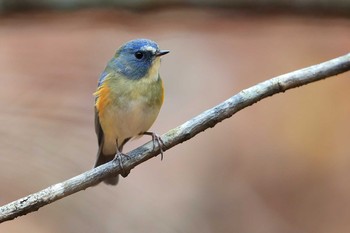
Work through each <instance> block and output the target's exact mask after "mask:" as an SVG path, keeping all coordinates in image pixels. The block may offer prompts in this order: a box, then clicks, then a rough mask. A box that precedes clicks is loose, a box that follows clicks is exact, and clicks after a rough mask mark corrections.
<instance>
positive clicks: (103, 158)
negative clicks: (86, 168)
mask: <svg viewBox="0 0 350 233" xmlns="http://www.w3.org/2000/svg"><path fill="white" fill-rule="evenodd" d="M114 157H115V155H104V154H103V152H102V146H100V148H99V149H98V152H97V160H96V163H95V166H94V167H98V166H100V165H102V164H105V163H108V162H109V161H111V160H113V159H114ZM118 180H119V175H117V176H112V177H108V178H107V179H105V180H104V181H103V182H105V183H106V184H109V185H117V184H118Z"/></svg>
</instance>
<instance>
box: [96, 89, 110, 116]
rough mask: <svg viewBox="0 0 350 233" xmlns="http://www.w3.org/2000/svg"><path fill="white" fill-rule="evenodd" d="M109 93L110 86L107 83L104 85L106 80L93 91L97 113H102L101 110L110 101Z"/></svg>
mask: <svg viewBox="0 0 350 233" xmlns="http://www.w3.org/2000/svg"><path fill="white" fill-rule="evenodd" d="M109 94H110V88H109V87H108V85H106V82H105V83H103V84H102V85H101V86H100V87H99V88H98V89H97V91H96V92H95V93H94V95H95V96H96V97H97V99H96V104H95V106H96V109H97V111H98V113H99V115H103V110H105V109H106V106H107V105H108V104H109V102H110V98H109Z"/></svg>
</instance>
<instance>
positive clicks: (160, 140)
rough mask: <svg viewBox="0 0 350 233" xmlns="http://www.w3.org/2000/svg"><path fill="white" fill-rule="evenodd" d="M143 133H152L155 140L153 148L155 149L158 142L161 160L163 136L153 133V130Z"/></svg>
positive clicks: (161, 158)
mask: <svg viewBox="0 0 350 233" xmlns="http://www.w3.org/2000/svg"><path fill="white" fill-rule="evenodd" d="M142 134H143V135H150V136H152V141H153V150H154V149H155V147H156V146H155V145H156V142H157V143H158V146H159V150H160V160H163V157H164V155H163V152H164V151H163V147H164V142H163V140H162V138H161V137H159V135H158V134H156V133H153V132H143V133H142Z"/></svg>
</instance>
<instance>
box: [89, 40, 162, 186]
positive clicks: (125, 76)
mask: <svg viewBox="0 0 350 233" xmlns="http://www.w3.org/2000/svg"><path fill="white" fill-rule="evenodd" d="M167 53H169V51H168V50H160V49H159V48H158V45H157V44H156V43H155V42H154V41H151V40H148V39H136V40H132V41H129V42H127V43H125V44H124V45H122V46H121V47H120V48H119V49H118V50H117V52H116V54H115V55H114V57H113V58H112V59H111V60H110V61H109V62H108V64H107V67H106V68H105V70H104V71H103V73H102V74H101V76H100V79H99V81H98V88H97V91H96V92H95V93H94V95H95V131H96V134H97V139H98V146H99V149H98V152H97V161H96V163H95V167H97V166H100V165H101V164H104V163H107V162H109V161H111V160H113V159H114V158H115V157H116V156H117V157H116V158H118V159H119V162H120V163H121V157H122V156H125V155H124V154H122V149H123V146H124V144H125V143H126V142H127V141H129V140H130V139H131V138H134V137H137V136H142V135H145V134H147V135H152V139H153V143H155V142H156V141H157V142H158V143H159V146H161V141H160V140H159V138H158V136H157V135H156V134H154V133H152V132H147V130H148V129H149V128H150V127H151V125H152V124H153V122H154V121H155V119H156V118H157V116H158V113H159V110H160V108H161V106H162V104H163V98H164V90H163V83H162V80H161V78H160V76H159V67H160V57H161V56H162V55H165V54H167ZM126 175H127V174H125V175H124V176H126ZM104 182H105V183H107V184H111V185H116V184H117V183H118V176H116V177H110V178H107V179H106V180H104Z"/></svg>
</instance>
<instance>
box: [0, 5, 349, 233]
mask: <svg viewBox="0 0 350 233" xmlns="http://www.w3.org/2000/svg"><path fill="white" fill-rule="evenodd" d="M0 9H1V10H0V12H1V13H0V70H1V75H0V80H1V85H0V106H1V112H0V120H1V125H0V148H1V156H0V177H1V179H0V187H1V192H0V204H1V205H4V204H6V203H8V202H10V201H13V200H16V199H18V198H20V197H23V196H25V195H28V194H30V193H33V192H36V191H39V190H41V189H43V188H46V187H48V186H49V185H52V184H55V183H58V182H61V181H63V180H65V179H68V178H70V177H73V176H75V175H78V174H80V173H82V172H84V171H86V170H88V169H90V168H91V167H92V166H93V164H94V162H95V156H96V151H97V140H96V136H95V132H94V126H93V121H94V113H93V104H94V98H93V96H92V93H93V92H94V90H95V88H96V85H97V79H98V77H99V75H100V73H101V72H102V70H103V69H104V67H105V65H106V62H107V61H108V60H109V59H110V58H111V57H112V56H113V55H114V52H115V50H116V49H117V48H118V47H119V46H120V45H121V44H122V43H124V42H126V41H128V40H131V39H135V38H150V39H152V40H155V41H157V42H158V44H159V45H160V47H161V48H162V49H169V50H171V53H170V54H169V55H167V56H165V57H164V58H163V60H162V67H161V75H162V77H163V80H164V85H165V89H166V97H165V102H164V105H163V108H162V110H161V112H160V115H159V117H158V119H157V121H156V122H155V124H154V125H153V127H152V128H151V130H153V131H155V132H157V133H158V134H163V133H165V132H167V131H168V130H170V129H172V128H174V127H176V126H178V125H179V124H181V123H183V122H185V121H186V120H188V119H190V118H192V117H194V116H195V115H197V114H199V113H201V112H202V111H204V110H206V109H208V108H211V107H213V106H214V105H216V104H218V103H220V102H221V101H224V100H225V99H227V98H229V97H230V96H232V95H234V94H236V93H237V92H239V91H240V90H242V89H245V88H247V87H250V86H252V85H254V84H257V83H259V82H261V81H264V80H266V79H269V78H272V77H274V76H277V75H280V74H284V73H287V72H290V71H293V70H296V69H300V68H303V67H307V66H310V65H313V64H317V63H320V62H323V61H325V60H328V59H332V58H335V57H337V56H341V55H344V54H346V53H348V52H349V51H350V40H349V38H350V30H349V29H350V15H349V12H350V2H349V1H342V0H337V1H335V0H323V1H321V0H319V1H318V0H308V1H306V0H305V1H290V0H288V1H282V0H281V1H278V0H266V1H257V0H250V1H239V0H236V1H223V0H222V1H211V0H207V1H185V0H182V1H181V0H173V1H125V2H124V1H118V2H117V1H110V0H109V1H107V0H105V1H93V0H90V1H54V0H51V1H44V0H16V1H13V0H1V1H0ZM349 76H350V73H345V74H342V75H339V76H337V77H333V78H330V79H327V80H325V81H321V82H317V83H314V84H310V85H307V86H303V87H301V88H297V89H294V90H290V91H287V92H286V93H283V94H279V95H276V96H273V97H272V98H268V99H265V100H263V101H261V102H259V103H257V104H255V105H253V106H252V107H249V108H247V109H244V110H243V111H241V112H239V113H237V114H236V115H234V116H233V117H232V118H230V119H228V120H225V121H224V122H222V123H220V124H218V125H217V126H216V127H215V128H212V129H209V130H207V131H205V132H204V133H201V134H200V135H198V136H197V137H195V138H193V139H192V140H190V141H187V142H186V143H183V144H180V145H178V146H176V147H175V148H172V149H171V150H168V151H166V153H165V159H164V160H163V161H160V158H159V157H157V158H154V159H152V160H150V161H148V162H146V163H143V164H142V165H140V166H138V167H137V168H135V169H133V170H132V172H131V174H130V175H129V176H128V177H127V178H126V179H121V180H120V183H119V185H118V186H117V187H110V186H106V185H104V184H101V185H99V186H96V187H93V188H89V189H87V190H85V191H82V192H79V193H77V194H74V195H72V196H70V197H67V198H64V199H62V200H60V201H57V202H55V203H53V204H51V205H48V206H46V207H44V208H42V209H40V210H39V211H38V212H35V213H31V214H29V215H27V216H23V217H20V218H18V219H15V220H13V221H9V222H6V223H3V224H1V226H0V232H26V233H30V232H35V233H41V232H45V233H46V232H51V233H56V232H57V233H61V232H67V233H70V232H85V233H92V232H107V233H109V232H130V233H133V232H155V233H158V232H159V233H160V232H161V233H164V232H169V233H172V232H193V233H197V232H202V233H207V232H240V233H245V232H246V233H255V232H256V233H265V232H266V233H274V232H276V233H280V232H284V233H288V232H299V233H304V232H319V233H326V232H327V233H328V232H349V231H350V221H349V219H350V185H349V177H350V147H349V144H348V143H349V138H350V124H349V119H350V104H349V100H350V92H349V86H350V79H349ZM147 140H149V138H148V137H146V138H142V139H139V140H135V141H133V142H131V143H129V144H127V146H126V148H125V149H126V150H125V151H127V150H131V149H132V148H135V147H137V146H139V145H141V144H142V143H144V142H146V141H147Z"/></svg>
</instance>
